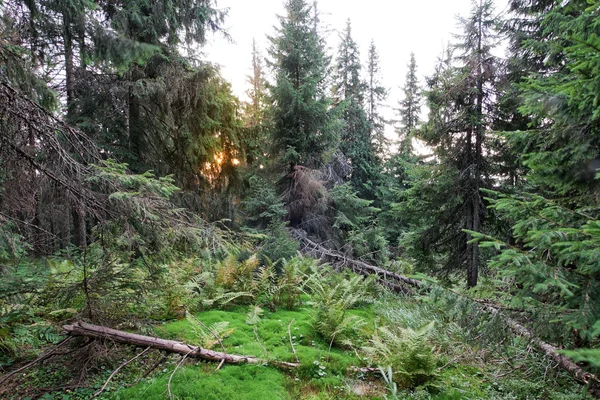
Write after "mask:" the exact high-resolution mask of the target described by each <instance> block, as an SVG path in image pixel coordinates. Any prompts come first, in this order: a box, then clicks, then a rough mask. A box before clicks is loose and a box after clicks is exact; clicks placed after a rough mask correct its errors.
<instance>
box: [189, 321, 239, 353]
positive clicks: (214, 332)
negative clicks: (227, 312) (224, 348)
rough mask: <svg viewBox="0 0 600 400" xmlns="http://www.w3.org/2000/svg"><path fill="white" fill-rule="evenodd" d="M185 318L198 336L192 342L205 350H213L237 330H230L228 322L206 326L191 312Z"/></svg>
mask: <svg viewBox="0 0 600 400" xmlns="http://www.w3.org/2000/svg"><path fill="white" fill-rule="evenodd" d="M185 318H186V320H187V321H188V323H189V324H190V326H191V329H192V331H193V332H194V334H195V335H196V339H195V340H193V341H192V344H195V345H198V346H200V347H202V348H205V349H212V348H213V347H214V346H215V345H217V344H220V343H221V341H222V340H223V339H225V338H227V337H229V336H231V334H232V333H233V332H234V331H235V328H229V322H228V321H219V322H215V323H214V324H212V325H210V326H206V325H204V324H203V323H202V322H200V320H198V319H197V318H196V317H194V316H193V315H192V314H190V313H189V312H186V313H185Z"/></svg>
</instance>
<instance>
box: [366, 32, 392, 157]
mask: <svg viewBox="0 0 600 400" xmlns="http://www.w3.org/2000/svg"><path fill="white" fill-rule="evenodd" d="M381 80H382V78H381V67H380V65H379V52H378V51H377V47H376V46H375V41H373V40H372V41H371V45H370V46H369V54H368V59H367V115H368V118H369V124H370V135H371V141H372V142H373V143H374V145H375V153H376V154H378V155H380V156H381V155H383V154H385V152H386V151H387V148H388V146H389V141H388V140H387V138H386V137H385V125H386V124H387V121H386V120H385V118H384V117H383V115H382V113H381V109H382V107H384V104H385V101H386V99H387V96H388V92H387V89H386V88H385V87H384V86H383V85H382V83H381Z"/></svg>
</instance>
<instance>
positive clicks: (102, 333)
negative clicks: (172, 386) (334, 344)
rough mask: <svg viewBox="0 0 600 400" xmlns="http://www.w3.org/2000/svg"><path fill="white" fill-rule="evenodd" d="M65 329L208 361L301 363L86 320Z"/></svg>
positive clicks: (286, 364)
mask: <svg viewBox="0 0 600 400" xmlns="http://www.w3.org/2000/svg"><path fill="white" fill-rule="evenodd" d="M63 329H64V330H65V331H66V332H67V333H68V334H69V335H71V336H85V337H89V338H94V339H106V340H110V341H114V342H118V343H123V344H130V345H134V346H139V347H151V348H153V349H157V350H164V351H168V352H171V353H177V354H182V355H185V356H187V357H191V358H200V359H203V360H208V361H224V362H226V363H229V364H272V365H275V366H277V367H281V368H288V369H289V368H297V367H298V366H299V365H300V364H298V363H291V362H285V361H269V360H263V359H260V358H257V357H252V356H242V355H237V354H229V353H224V352H220V351H213V350H208V349H203V348H202V347H198V346H191V345H189V344H185V343H181V342H178V341H175V340H166V339H161V338H157V337H152V336H144V335H138V334H135V333H129V332H123V331H119V330H116V329H111V328H106V327H104V326H98V325H91V324H87V323H85V322H81V321H80V322H77V323H76V324H73V325H65V326H63Z"/></svg>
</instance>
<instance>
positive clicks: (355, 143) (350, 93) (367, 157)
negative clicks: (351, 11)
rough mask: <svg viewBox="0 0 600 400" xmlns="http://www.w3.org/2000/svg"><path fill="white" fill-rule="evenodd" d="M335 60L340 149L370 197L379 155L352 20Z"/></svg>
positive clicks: (359, 187)
mask: <svg viewBox="0 0 600 400" xmlns="http://www.w3.org/2000/svg"><path fill="white" fill-rule="evenodd" d="M340 39H341V43H340V46H339V49H338V55H337V58H336V63H335V75H334V79H333V95H334V99H335V103H336V105H338V106H340V107H341V108H342V110H343V111H342V120H343V127H342V132H341V137H340V150H341V151H342V152H343V153H344V155H345V156H346V157H347V158H348V160H349V161H350V163H351V165H352V175H351V181H352V184H353V186H354V188H355V190H357V191H358V192H359V193H360V194H361V195H362V196H363V197H371V196H372V195H369V193H367V192H368V190H367V186H368V184H369V183H370V182H371V183H372V181H373V180H374V178H375V176H376V174H375V171H376V165H377V158H376V157H375V154H374V153H373V145H372V143H371V139H370V125H369V121H368V118H367V114H366V112H365V110H364V108H363V103H364V97H365V89H366V85H365V83H364V82H363V81H362V79H361V63H360V54H359V51H358V46H357V44H356V42H355V41H354V39H353V38H352V27H351V23H350V20H348V22H347V24H346V29H345V30H344V32H343V33H342V35H341V37H340Z"/></svg>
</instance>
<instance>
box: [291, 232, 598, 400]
mask: <svg viewBox="0 0 600 400" xmlns="http://www.w3.org/2000/svg"><path fill="white" fill-rule="evenodd" d="M292 236H293V237H294V238H295V239H296V240H298V241H299V242H300V243H301V245H302V247H301V250H302V252H304V253H306V254H308V255H311V256H313V257H315V258H319V259H322V260H323V261H326V262H328V263H330V264H333V265H334V266H337V267H345V268H350V269H351V270H353V271H354V272H356V273H359V274H361V275H367V274H369V275H373V274H375V275H377V276H378V279H384V280H385V282H389V279H391V280H393V281H395V282H390V283H391V285H395V286H398V285H402V286H404V287H407V286H408V287H409V288H412V289H418V288H423V287H424V284H423V282H421V281H419V280H417V279H413V278H409V277H407V276H403V275H400V274H397V273H395V272H391V271H386V270H385V269H383V268H380V267H376V266H373V265H369V264H367V263H365V262H362V261H357V260H353V259H351V258H349V257H347V256H345V255H344V254H341V253H339V252H336V251H334V250H330V249H327V248H325V247H323V246H322V245H320V244H318V243H315V242H314V241H312V240H310V239H309V238H308V237H307V236H306V234H305V233H304V232H302V231H298V230H292ZM388 286H390V285H389V284H388ZM392 288H393V287H392ZM396 291H398V290H396ZM452 293H454V294H456V295H458V296H461V294H459V293H456V292H454V291H453V292H452ZM477 304H479V306H480V307H481V309H482V310H484V311H486V312H488V313H490V314H492V315H498V316H500V318H502V319H503V320H504V322H505V323H506V324H507V326H508V327H509V328H510V329H511V330H512V331H513V333H515V334H516V335H518V336H522V337H524V338H527V339H528V340H530V341H531V343H533V344H534V345H535V346H536V347H537V348H538V349H539V350H540V351H541V352H543V353H544V354H545V355H546V356H548V357H549V358H550V359H551V360H553V361H554V362H555V363H556V364H557V365H558V366H559V367H560V368H562V369H563V370H565V371H566V372H568V373H569V374H570V375H571V376H572V377H573V378H574V379H575V380H577V381H578V382H581V383H583V384H585V385H588V387H589V392H590V394H591V395H593V396H594V397H596V398H599V399H600V379H598V377H597V376H595V375H594V374H592V373H590V372H587V371H585V370H584V369H583V368H581V367H580V366H579V365H577V364H576V363H574V362H573V361H572V360H571V359H569V358H568V357H566V356H564V355H562V354H560V353H559V352H558V349H557V348H556V347H555V346H553V345H551V344H549V343H546V342H544V341H543V340H541V339H539V338H536V337H535V336H534V334H533V333H532V332H531V331H530V330H529V329H527V328H526V327H524V326H523V325H521V324H520V323H518V322H517V321H515V320H514V319H512V318H510V317H507V316H506V315H504V314H503V313H502V312H501V310H500V309H499V308H497V307H494V306H492V305H489V304H481V303H479V302H477Z"/></svg>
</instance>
